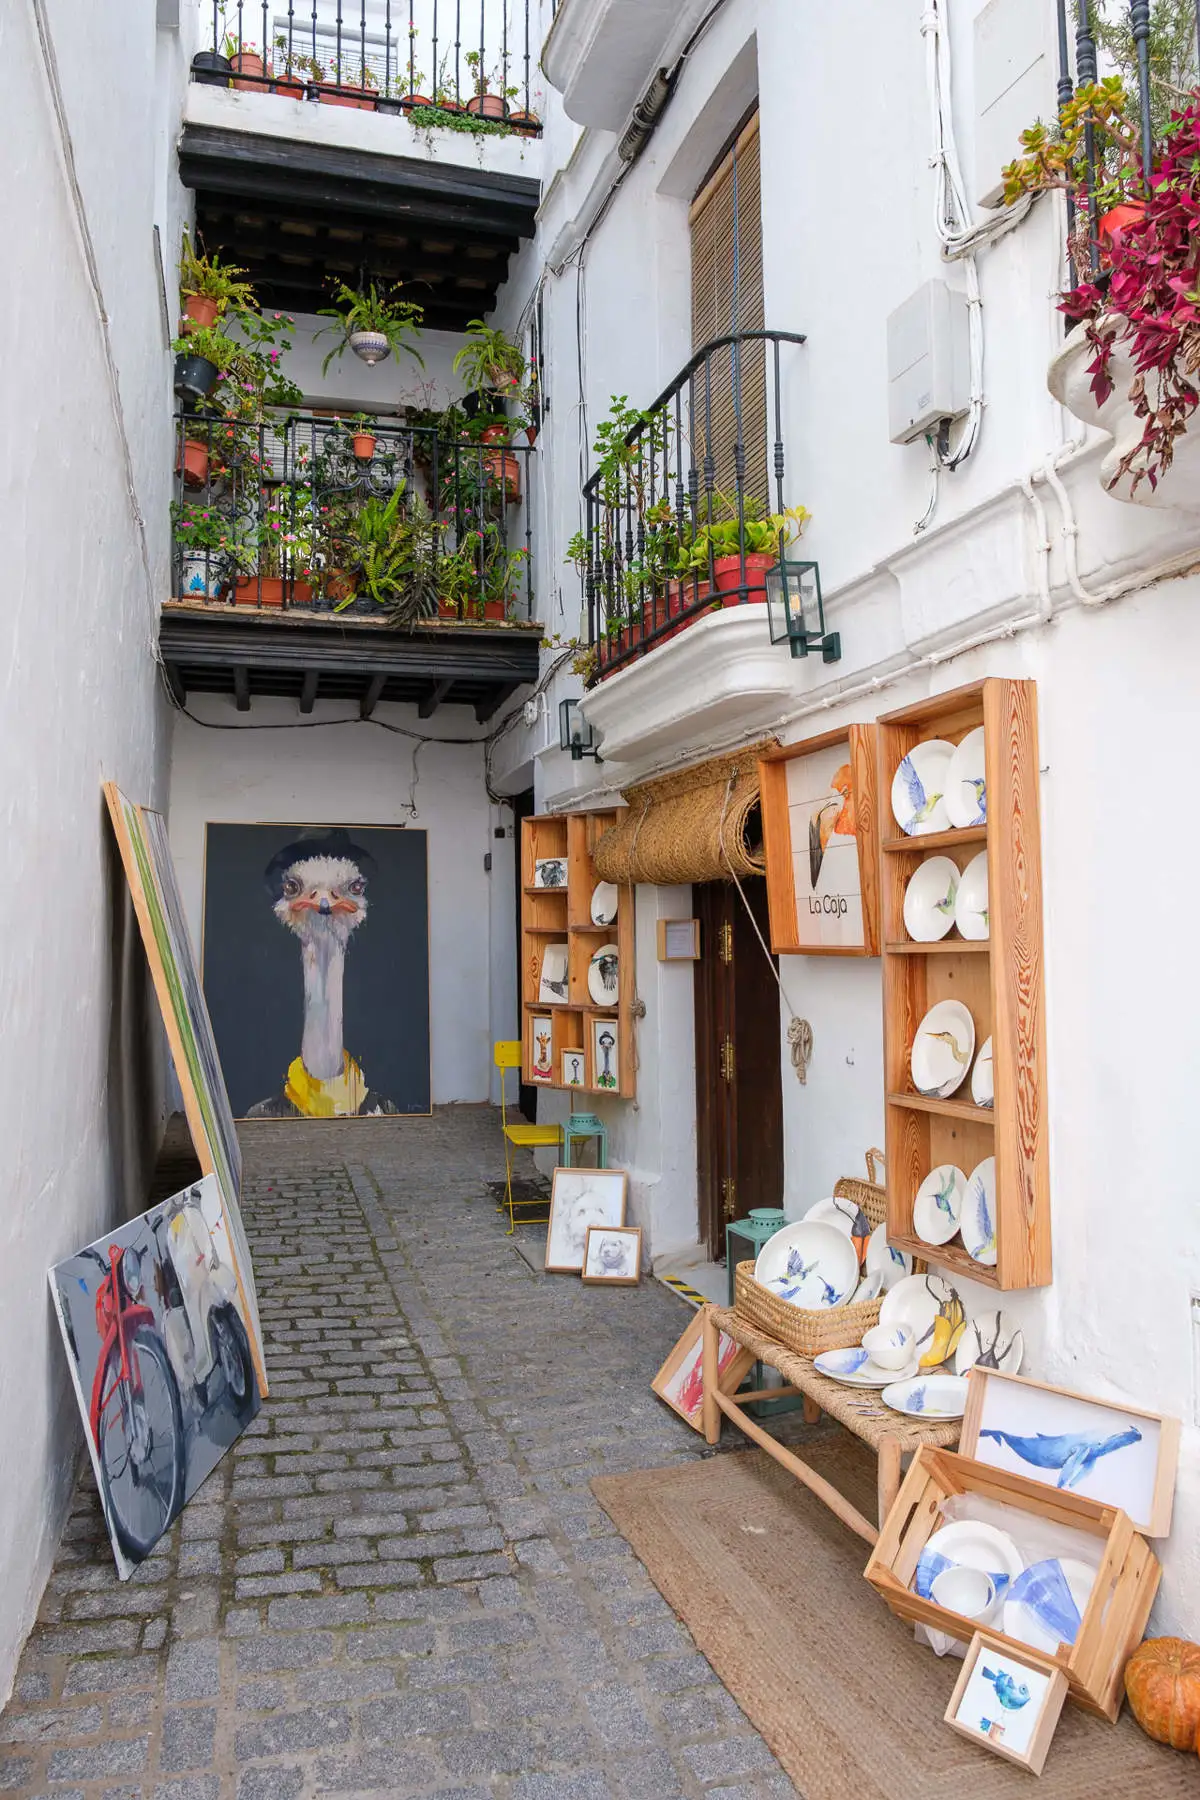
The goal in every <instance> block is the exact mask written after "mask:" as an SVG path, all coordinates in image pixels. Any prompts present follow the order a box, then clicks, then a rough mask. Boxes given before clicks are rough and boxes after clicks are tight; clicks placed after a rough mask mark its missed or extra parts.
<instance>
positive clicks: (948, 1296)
mask: <svg viewBox="0 0 1200 1800" xmlns="http://www.w3.org/2000/svg"><path fill="white" fill-rule="evenodd" d="M955 1299H957V1295H956V1294H955V1291H954V1289H953V1288H952V1287H951V1286H950V1283H949V1282H948V1281H947V1280H946V1279H945V1277H944V1276H941V1275H934V1274H932V1273H930V1274H926V1275H908V1276H906V1277H905V1279H904V1280H903V1281H898V1282H897V1283H896V1285H895V1287H894V1288H892V1289H891V1290H890V1292H888V1293H885V1294H884V1296H883V1305H882V1306H881V1307H880V1309H879V1323H880V1324H881V1325H886V1326H887V1327H888V1329H889V1330H890V1329H891V1327H892V1326H893V1325H907V1326H908V1328H909V1330H910V1331H911V1332H912V1334H913V1339H914V1341H915V1343H916V1344H917V1345H918V1346H923V1347H924V1349H928V1348H929V1344H930V1341H931V1338H932V1334H933V1323H934V1320H935V1319H936V1318H937V1316H938V1314H939V1312H940V1311H941V1309H942V1308H943V1307H944V1306H947V1305H949V1304H950V1303H951V1302H952V1301H953V1300H955Z"/></svg>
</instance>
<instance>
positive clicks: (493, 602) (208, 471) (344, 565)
mask: <svg viewBox="0 0 1200 1800" xmlns="http://www.w3.org/2000/svg"><path fill="white" fill-rule="evenodd" d="M175 436H176V455H175V494H174V502H173V506H172V519H173V550H174V558H173V574H174V581H173V592H174V594H175V595H176V596H177V597H178V598H180V599H184V600H191V601H193V602H195V603H198V604H201V605H218V604H220V605H237V606H252V607H260V608H271V609H280V610H286V609H304V610H306V611H317V612H324V613H329V612H337V613H347V612H349V613H356V614H359V615H367V616H371V617H375V618H381V619H386V620H389V621H390V622H392V623H393V624H397V625H411V624H415V623H417V622H419V621H421V620H423V619H430V620H435V619H442V620H446V621H455V620H458V621H468V622H470V621H477V622H481V623H482V622H487V621H492V622H495V623H500V622H501V621H504V620H510V621H521V620H529V619H531V618H532V617H533V588H532V576H531V556H530V551H531V547H532V536H531V519H530V510H529V504H528V496H529V491H530V486H529V469H530V456H531V454H532V452H531V449H530V447H529V446H528V445H526V444H510V443H507V442H505V441H503V440H504V436H505V428H504V427H500V428H495V427H493V428H492V430H491V432H490V433H489V437H490V439H491V441H477V440H474V439H466V438H459V437H452V436H449V435H447V434H446V432H445V431H444V429H439V428H438V427H437V426H436V425H425V426H422V425H407V424H401V423H399V422H397V421H396V420H393V419H383V418H380V419H375V420H368V419H364V418H363V417H361V416H360V417H357V418H355V419H352V420H346V419H341V418H318V417H312V416H308V417H297V416H296V415H294V414H292V415H287V416H280V417H278V418H268V419H267V420H266V421H265V422H259V423H245V422H242V421H237V420H232V419H228V418H217V417H205V416H203V415H201V414H199V413H196V412H185V413H180V414H178V415H177V417H176V425H175Z"/></svg>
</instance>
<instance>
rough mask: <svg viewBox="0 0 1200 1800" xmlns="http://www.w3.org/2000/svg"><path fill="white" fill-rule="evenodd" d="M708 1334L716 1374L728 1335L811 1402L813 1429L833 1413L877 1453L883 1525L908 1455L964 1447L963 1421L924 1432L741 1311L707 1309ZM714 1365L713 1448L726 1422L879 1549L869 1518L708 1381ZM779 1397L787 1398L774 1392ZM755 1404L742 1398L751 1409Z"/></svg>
mask: <svg viewBox="0 0 1200 1800" xmlns="http://www.w3.org/2000/svg"><path fill="white" fill-rule="evenodd" d="M704 1330H705V1334H706V1350H707V1348H708V1340H709V1338H711V1345H712V1349H711V1358H712V1361H711V1366H712V1368H713V1369H714V1370H715V1368H716V1347H717V1343H718V1342H719V1333H721V1332H725V1333H726V1334H727V1336H729V1337H731V1338H732V1339H733V1341H734V1342H735V1343H736V1344H739V1345H740V1346H741V1348H742V1349H743V1350H749V1351H750V1352H751V1353H752V1354H753V1355H754V1357H755V1358H756V1360H757V1361H758V1362H760V1363H765V1364H766V1366H767V1367H768V1368H771V1369H775V1370H777V1371H778V1373H779V1374H780V1375H782V1376H783V1379H784V1381H785V1382H787V1383H788V1386H789V1387H790V1388H791V1389H793V1390H794V1391H795V1392H796V1393H798V1394H802V1395H803V1396H804V1401H805V1407H804V1414H805V1418H806V1419H808V1420H809V1422H810V1423H812V1422H814V1421H815V1419H816V1418H817V1417H818V1416H819V1414H820V1413H823V1412H824V1413H828V1414H829V1417H830V1418H831V1419H836V1420H837V1421H838V1423H839V1425H844V1426H845V1428H846V1430H847V1431H851V1432H853V1433H854V1435H855V1437H857V1438H861V1439H862V1441H863V1443H864V1444H866V1445H868V1447H869V1448H870V1449H872V1450H873V1451H874V1452H875V1454H876V1456H877V1458H878V1460H879V1480H878V1489H879V1491H878V1503H879V1523H880V1525H882V1524H883V1521H884V1519H885V1518H886V1517H887V1514H888V1511H889V1510H890V1508H891V1505H892V1502H893V1500H894V1499H895V1497H896V1494H897V1492H898V1491H899V1487H900V1473H901V1460H902V1458H903V1457H904V1456H906V1455H907V1454H908V1453H909V1452H911V1451H914V1450H917V1449H919V1448H920V1446H921V1445H922V1444H933V1445H936V1446H937V1447H938V1448H939V1449H943V1450H952V1449H953V1448H954V1446H955V1445H956V1444H957V1443H958V1438H959V1431H960V1429H961V1421H959V1420H958V1419H950V1420H946V1421H945V1422H943V1423H942V1424H940V1425H935V1424H933V1423H930V1424H928V1425H922V1424H921V1423H920V1422H919V1421H918V1420H916V1419H909V1418H905V1416H904V1415H903V1414H902V1413H897V1412H893V1411H892V1410H891V1408H890V1407H888V1406H885V1405H884V1404H883V1401H882V1400H881V1399H880V1398H879V1396H878V1394H877V1393H876V1392H874V1391H873V1390H872V1389H870V1388H852V1387H846V1386H845V1385H844V1384H843V1383H842V1382H840V1381H831V1380H830V1379H829V1377H828V1376H827V1375H819V1374H818V1373H817V1371H816V1369H814V1367H813V1365H812V1362H811V1360H810V1359H809V1358H808V1357H807V1356H800V1355H798V1354H797V1353H796V1351H794V1350H789V1349H788V1348H787V1347H786V1345H784V1344H780V1343H778V1342H777V1341H776V1340H775V1339H774V1338H772V1337H768V1336H767V1334H766V1333H765V1332H764V1331H763V1330H761V1328H760V1327H759V1326H758V1325H755V1324H752V1323H751V1322H750V1320H748V1319H747V1318H745V1317H744V1316H743V1315H742V1314H741V1313H739V1312H738V1311H737V1309H736V1308H735V1307H726V1306H708V1307H705V1309H704ZM708 1369H709V1358H708V1356H707V1355H706V1358H705V1384H704V1403H705V1411H704V1427H705V1436H706V1437H707V1439H708V1441H709V1443H710V1444H715V1443H716V1442H717V1439H718V1437H719V1436H720V1430H721V1418H722V1415H724V1417H726V1418H727V1419H729V1420H730V1422H731V1423H732V1424H734V1425H736V1426H737V1427H738V1429H739V1430H740V1431H743V1432H745V1434H746V1436H747V1437H749V1438H751V1439H752V1440H753V1442H754V1443H756V1444H758V1445H759V1446H760V1447H761V1448H762V1449H764V1450H766V1451H767V1452H768V1454H769V1455H771V1456H773V1457H774V1458H775V1460H776V1462H778V1463H781V1464H782V1465H783V1467H784V1468H786V1469H789V1470H790V1471H791V1473H792V1474H793V1475H795V1476H796V1478H797V1479H798V1480H800V1481H802V1482H804V1484H805V1486H806V1487H809V1488H811V1489H812V1491H813V1492H814V1493H815V1494H816V1495H817V1496H818V1498H819V1499H822V1500H824V1502H825V1504H826V1505H827V1506H829V1507H830V1508H831V1509H832V1511H834V1512H835V1513H837V1515H838V1517H839V1518H841V1519H842V1520H843V1522H844V1523H845V1524H847V1525H849V1526H850V1528H851V1530H852V1531H856V1532H857V1533H858V1535H859V1536H860V1537H862V1538H865V1540H866V1541H867V1543H869V1544H873V1543H874V1542H875V1541H876V1539H877V1538H878V1536H879V1533H878V1531H877V1530H876V1529H875V1527H874V1526H873V1525H872V1524H871V1522H870V1521H869V1520H868V1519H866V1518H865V1517H864V1516H863V1514H862V1513H860V1512H859V1511H858V1509H857V1508H856V1507H854V1506H851V1504H850V1502H849V1501H848V1500H847V1499H846V1498H845V1497H844V1496H843V1495H841V1494H839V1493H838V1492H837V1490H836V1489H835V1488H833V1487H831V1486H830V1484H829V1483H828V1482H827V1481H825V1479H824V1478H823V1477H822V1476H820V1475H818V1474H817V1473H816V1471H815V1470H813V1469H810V1468H809V1466H808V1464H807V1463H805V1462H804V1461H803V1460H802V1458H801V1457H799V1456H797V1455H796V1454H795V1452H794V1451H792V1450H789V1449H786V1448H785V1447H784V1446H783V1445H782V1444H779V1443H776V1441H775V1439H774V1438H772V1437H771V1436H770V1435H769V1434H768V1433H767V1432H765V1431H764V1430H763V1429H762V1427H761V1426H760V1425H757V1424H755V1422H754V1421H753V1420H752V1419H751V1418H750V1416H749V1414H748V1413H747V1412H746V1411H745V1409H744V1404H739V1401H738V1399H736V1398H731V1397H730V1396H729V1395H726V1394H723V1393H721V1392H720V1391H719V1385H718V1383H717V1382H716V1381H713V1382H711V1383H710V1382H709V1380H708ZM770 1391H771V1392H772V1393H778V1392H779V1391H780V1390H778V1389H772V1390H770ZM748 1398H750V1396H746V1395H743V1396H741V1400H742V1402H743V1403H744V1402H745V1400H746V1399H748Z"/></svg>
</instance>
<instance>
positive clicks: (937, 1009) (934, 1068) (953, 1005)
mask: <svg viewBox="0 0 1200 1800" xmlns="http://www.w3.org/2000/svg"><path fill="white" fill-rule="evenodd" d="M974 1055H975V1021H974V1019H973V1018H972V1017H971V1015H970V1013H969V1012H968V1011H967V1009H966V1007H965V1006H964V1005H963V1003H962V1001H961V1000H939V1001H938V1003H937V1005H936V1006H931V1007H930V1009H929V1011H928V1012H927V1013H926V1014H925V1017H924V1018H923V1019H922V1020H921V1023H920V1024H919V1025H918V1026H917V1035H916V1037H915V1038H914V1039H913V1047H912V1055H911V1057H910V1066H911V1068H912V1078H913V1086H914V1087H915V1088H916V1090H917V1092H918V1094H924V1095H925V1097H926V1099H928V1100H948V1099H949V1097H950V1095H951V1094H953V1093H954V1092H955V1091H956V1090H957V1089H958V1088H960V1087H961V1086H962V1084H963V1082H964V1081H965V1080H966V1079H967V1076H968V1074H969V1073H970V1069H971V1061H972V1059H973V1057H974Z"/></svg>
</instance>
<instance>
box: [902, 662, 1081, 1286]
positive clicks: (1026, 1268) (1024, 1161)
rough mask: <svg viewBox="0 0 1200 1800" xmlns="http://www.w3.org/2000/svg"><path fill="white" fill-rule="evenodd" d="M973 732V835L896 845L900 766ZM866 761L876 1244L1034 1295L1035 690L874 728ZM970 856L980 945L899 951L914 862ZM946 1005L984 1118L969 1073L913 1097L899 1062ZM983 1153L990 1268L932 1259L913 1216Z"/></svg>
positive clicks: (941, 702)
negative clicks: (872, 853)
mask: <svg viewBox="0 0 1200 1800" xmlns="http://www.w3.org/2000/svg"><path fill="white" fill-rule="evenodd" d="M980 725H982V726H983V728H984V747H985V776H986V782H987V824H986V825H976V826H970V827H968V828H966V829H963V830H959V831H939V832H932V833H930V834H929V835H927V836H924V837H921V836H916V837H904V836H897V835H895V833H896V829H897V828H896V824H895V821H894V819H893V817H892V809H891V791H892V781H893V778H894V776H895V773H896V770H897V768H898V767H899V765H900V763H901V761H902V760H903V758H904V756H905V755H906V754H907V753H908V751H910V750H911V749H912V748H913V747H914V746H915V745H916V744H919V743H921V742H922V741H923V740H924V739H926V738H932V737H937V738H944V739H947V740H948V741H949V742H951V743H958V742H960V741H961V739H962V738H963V737H965V736H966V734H967V732H969V731H972V730H974V729H975V728H976V727H977V726H980ZM878 753H879V813H880V820H881V839H882V842H881V848H882V851H883V853H884V854H883V855H882V857H881V859H880V862H881V899H882V928H883V931H882V935H883V1007H884V1015H883V1016H884V1061H885V1079H886V1090H887V1189H888V1240H889V1242H890V1243H892V1244H894V1245H895V1246H896V1248H897V1249H899V1250H905V1251H908V1252H910V1253H911V1254H913V1255H915V1256H922V1257H924V1258H925V1259H926V1260H927V1261H929V1262H932V1263H937V1264H940V1265H941V1266H943V1267H944V1268H946V1269H949V1270H953V1271H954V1272H955V1273H957V1274H959V1275H963V1276H969V1277H970V1278H971V1279H972V1280H975V1281H980V1282H983V1283H985V1284H986V1285H989V1286H992V1287H996V1288H1024V1287H1042V1286H1045V1285H1046V1284H1047V1283H1048V1282H1049V1281H1050V1279H1051V1245H1050V1186H1049V1159H1048V1149H1047V1141H1046V1043H1045V1005H1044V998H1043V983H1042V879H1041V834H1040V826H1039V808H1038V741H1037V694H1036V687H1035V684H1034V683H1033V682H1032V681H1009V680H1006V679H1000V678H991V679H988V680H985V681H980V682H976V683H973V684H972V685H971V686H969V687H964V688H957V689H955V690H953V691H952V692H950V693H947V694H939V695H937V696H935V697H934V698H932V699H929V700H923V701H921V702H920V703H919V704H918V705H916V706H909V707H905V708H904V709H903V710H902V711H900V712H895V713H888V714H885V715H884V717H882V718H881V719H880V720H879V736H878ZM984 845H986V850H987V871H988V925H989V931H990V936H989V938H988V939H987V940H986V941H984V942H976V941H967V940H965V939H962V938H960V937H958V936H957V934H956V933H955V932H953V931H952V932H951V934H950V936H948V937H945V938H942V939H941V940H940V942H938V943H936V944H920V943H916V942H914V941H913V940H912V939H910V938H909V936H908V933H907V931H906V929H905V925H904V891H905V888H906V887H907V885H908V882H909V880H910V879H911V877H912V875H913V874H914V873H915V872H916V870H917V869H918V868H919V867H920V865H921V863H922V862H923V861H924V860H925V859H926V857H927V856H931V855H935V854H936V855H941V856H949V857H950V858H951V860H952V861H954V862H955V863H957V864H958V866H959V868H960V869H963V868H965V867H966V865H967V864H968V863H969V862H970V861H971V860H972V858H973V857H975V856H977V855H978V854H979V851H980V848H981V846H984ZM948 999H954V1000H958V1001H960V1002H962V1004H963V1005H965V1006H966V1007H967V1009H968V1011H969V1012H970V1013H971V1015H972V1018H973V1019H974V1021H975V1047H976V1052H978V1050H979V1047H980V1046H981V1045H982V1044H983V1042H984V1040H985V1039H986V1038H988V1037H990V1038H991V1039H992V1055H993V1088H994V1104H993V1106H992V1107H991V1108H986V1107H980V1106H976V1105H975V1104H974V1102H973V1101H972V1099H971V1093H970V1073H969V1071H968V1075H967V1078H966V1080H965V1082H964V1084H963V1086H962V1087H960V1088H959V1089H958V1091H957V1092H956V1093H955V1094H954V1095H953V1096H951V1097H950V1098H949V1099H946V1100H934V1099H928V1098H926V1097H925V1096H923V1095H921V1094H918V1093H916V1092H915V1091H914V1088H913V1083H912V1074H911V1069H910V1064H909V1057H910V1052H911V1049H912V1043H913V1038H914V1036H915V1035H916V1030H917V1026H918V1025H919V1023H920V1021H921V1019H922V1018H923V1017H924V1015H925V1013H926V1012H928V1010H929V1008H930V1007H931V1006H933V1005H935V1004H936V1002H938V1001H939V1000H948ZM993 1155H994V1156H995V1158H996V1219H995V1221H994V1223H995V1227H996V1250H997V1257H996V1264H995V1266H994V1267H987V1266H985V1265H984V1264H982V1263H979V1262H977V1261H975V1259H974V1258H973V1257H971V1256H970V1255H968V1253H967V1251H966V1250H965V1248H964V1247H963V1245H962V1243H961V1242H960V1241H959V1240H958V1239H957V1238H956V1239H955V1240H954V1241H952V1242H951V1243H949V1244H944V1245H941V1246H935V1245H932V1244H927V1243H926V1242H925V1241H924V1240H923V1239H922V1238H919V1237H918V1236H917V1235H916V1233H915V1231H914V1228H913V1202H914V1200H915V1198H916V1193H917V1190H918V1188H919V1187H920V1185H921V1183H922V1182H923V1181H924V1179H925V1177H926V1176H927V1175H928V1174H929V1172H930V1170H931V1169H933V1168H936V1167H937V1166H938V1165H939V1164H940V1163H954V1164H956V1165H957V1166H958V1167H959V1168H960V1169H961V1170H962V1171H963V1173H964V1174H965V1175H967V1176H969V1175H970V1173H971V1170H972V1169H973V1168H974V1167H975V1166H976V1164H977V1163H979V1162H982V1161H983V1160H984V1158H986V1157H988V1156H993Z"/></svg>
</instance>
